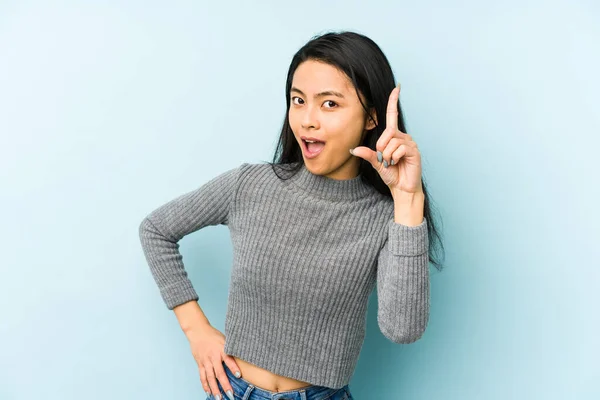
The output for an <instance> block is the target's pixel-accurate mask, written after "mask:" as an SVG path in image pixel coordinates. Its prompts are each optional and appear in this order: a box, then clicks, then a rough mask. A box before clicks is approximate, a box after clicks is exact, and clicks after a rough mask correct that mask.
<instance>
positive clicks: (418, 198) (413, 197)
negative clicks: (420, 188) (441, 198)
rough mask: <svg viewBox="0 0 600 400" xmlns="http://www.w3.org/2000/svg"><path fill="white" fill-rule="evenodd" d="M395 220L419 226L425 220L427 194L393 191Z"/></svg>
mask: <svg viewBox="0 0 600 400" xmlns="http://www.w3.org/2000/svg"><path fill="white" fill-rule="evenodd" d="M392 197H393V199H394V222H396V223H398V224H402V225H406V226H417V225H420V224H421V223H422V222H423V213H424V205H425V194H424V193H423V192H417V193H407V192H393V191H392Z"/></svg>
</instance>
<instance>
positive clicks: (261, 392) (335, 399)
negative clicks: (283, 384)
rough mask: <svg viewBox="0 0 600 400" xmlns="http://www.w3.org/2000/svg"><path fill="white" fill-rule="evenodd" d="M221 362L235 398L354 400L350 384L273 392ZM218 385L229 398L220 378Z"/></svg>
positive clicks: (262, 399)
mask: <svg viewBox="0 0 600 400" xmlns="http://www.w3.org/2000/svg"><path fill="white" fill-rule="evenodd" d="M221 364H223V368H225V373H226V374H227V379H229V383H230V384H231V387H232V389H233V397H234V399H235V400H353V397H352V395H351V394H350V388H349V385H346V386H344V387H342V388H339V389H332V388H328V387H325V386H316V385H311V386H305V387H303V388H300V389H296V390H288V391H287V392H271V391H270V390H265V389H261V388H259V387H256V386H254V385H253V384H251V383H250V382H248V381H246V380H245V379H244V378H243V377H241V378H236V376H235V375H234V374H233V372H231V370H230V369H229V368H228V367H227V364H225V363H224V362H221ZM217 385H219V392H220V393H221V396H222V398H223V400H229V397H227V394H225V391H224V390H223V387H222V386H221V383H220V382H219V381H218V380H217ZM213 398H214V396H210V397H209V398H208V399H207V400H209V399H210V400H212V399H213Z"/></svg>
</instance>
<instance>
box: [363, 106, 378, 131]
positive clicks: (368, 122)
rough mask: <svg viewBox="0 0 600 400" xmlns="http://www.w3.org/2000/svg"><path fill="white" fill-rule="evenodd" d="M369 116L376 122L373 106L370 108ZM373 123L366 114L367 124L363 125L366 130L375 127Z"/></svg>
mask: <svg viewBox="0 0 600 400" xmlns="http://www.w3.org/2000/svg"><path fill="white" fill-rule="evenodd" d="M371 117H373V119H374V120H375V122H377V113H376V112H375V108H371ZM375 126H376V125H375V123H373V121H372V120H371V118H369V117H368V116H367V124H366V126H365V129H366V130H368V131H369V130H371V129H373V128H375Z"/></svg>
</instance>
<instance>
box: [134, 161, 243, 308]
mask: <svg viewBox="0 0 600 400" xmlns="http://www.w3.org/2000/svg"><path fill="white" fill-rule="evenodd" d="M240 169H241V166H240V167H237V168H233V169H230V170H228V171H226V172H224V173H222V174H220V175H218V176H216V177H215V178H213V179H211V180H210V181H208V182H207V183H205V184H203V185H202V186H200V187H199V188H197V189H195V190H193V191H191V192H188V193H185V194H182V195H180V196H179V197H176V198H174V199H173V200H171V201H169V202H168V203H166V204H164V205H162V206H160V207H159V208H157V209H155V210H154V211H152V212H151V213H150V214H149V215H148V216H146V217H145V218H144V219H143V220H142V222H141V224H140V226H139V237H140V241H141V244H142V249H143V251H144V255H145V257H146V260H147V262H148V265H149V266H150V271H151V273H152V276H153V278H154V280H155V282H156V284H157V285H158V288H159V290H160V294H161V296H162V298H163V300H164V302H165V304H166V306H167V308H168V309H169V310H172V309H173V308H175V307H176V306H178V305H180V304H183V303H186V302H188V301H190V300H198V294H197V293H196V291H195V290H194V288H193V287H192V283H191V281H190V280H189V278H188V276H187V272H186V270H185V268H184V265H183V261H182V259H183V257H182V255H181V253H180V252H179V243H178V242H179V240H180V239H181V238H183V237H184V236H185V235H188V234H190V233H192V232H195V231H197V230H199V229H201V228H204V227H205V226H208V225H227V224H228V223H229V216H230V210H231V207H232V204H233V200H234V197H235V192H236V188H237V180H238V176H239V172H240Z"/></svg>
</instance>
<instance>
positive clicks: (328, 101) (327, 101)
mask: <svg viewBox="0 0 600 400" xmlns="http://www.w3.org/2000/svg"><path fill="white" fill-rule="evenodd" d="M325 103H332V104H335V105H336V106H337V104H336V102H335V101H332V100H325ZM325 103H323V104H325ZM327 108H334V107H327Z"/></svg>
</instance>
